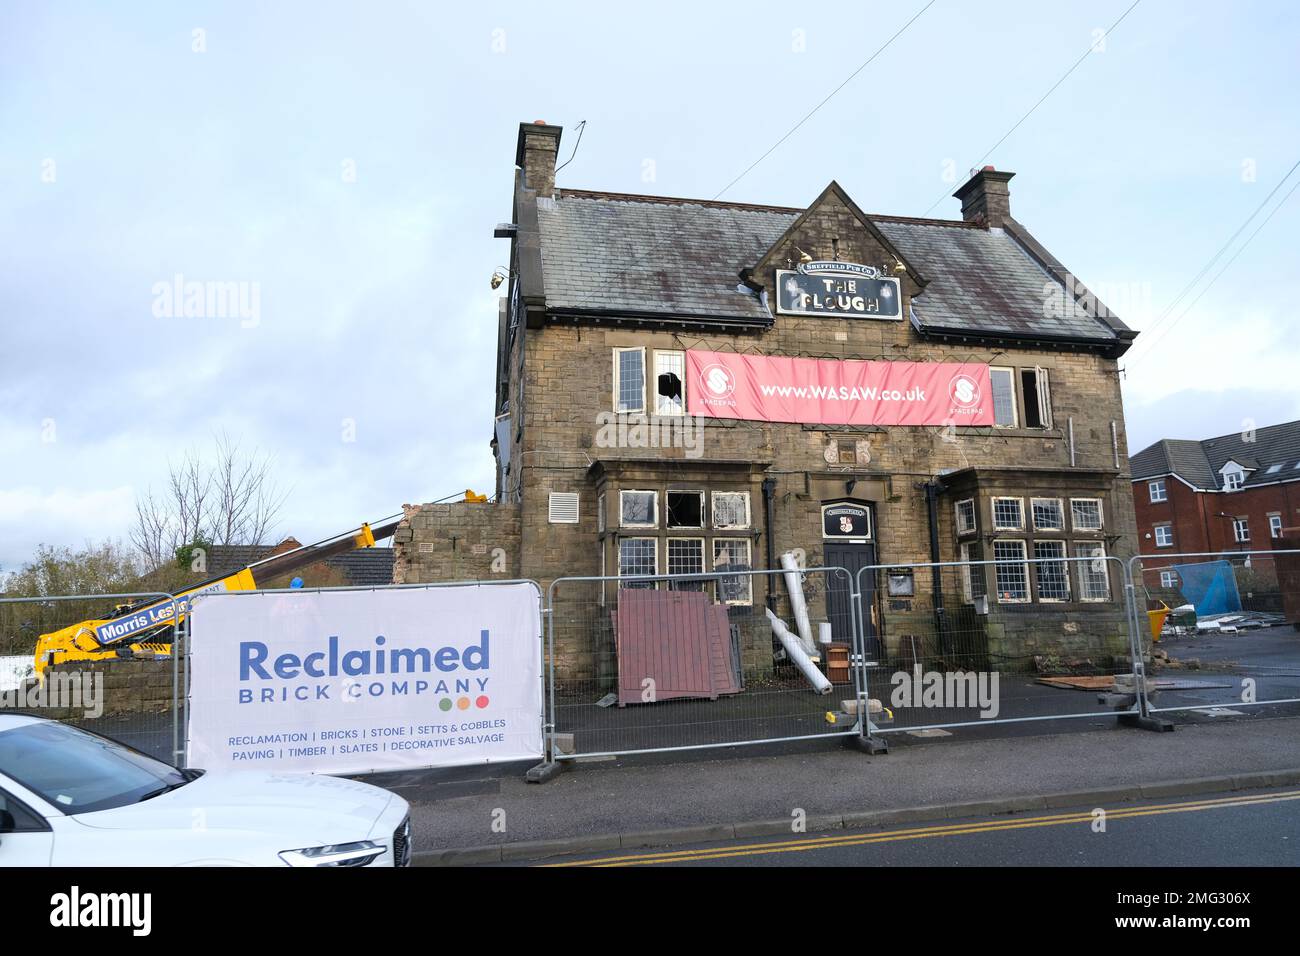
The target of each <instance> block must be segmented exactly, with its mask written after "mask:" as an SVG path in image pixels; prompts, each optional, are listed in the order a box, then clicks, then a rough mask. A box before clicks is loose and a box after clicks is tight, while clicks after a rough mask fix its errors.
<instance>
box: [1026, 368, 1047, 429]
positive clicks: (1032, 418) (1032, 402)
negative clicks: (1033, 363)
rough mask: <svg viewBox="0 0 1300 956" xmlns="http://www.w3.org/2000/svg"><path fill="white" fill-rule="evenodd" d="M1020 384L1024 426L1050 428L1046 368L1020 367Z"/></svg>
mask: <svg viewBox="0 0 1300 956" xmlns="http://www.w3.org/2000/svg"><path fill="white" fill-rule="evenodd" d="M1020 386H1021V396H1022V397H1023V399H1024V406H1025V427H1026V428H1051V427H1052V389H1051V387H1050V386H1049V385H1048V382H1047V369H1045V368H1037V367H1035V368H1022V369H1021V370H1020Z"/></svg>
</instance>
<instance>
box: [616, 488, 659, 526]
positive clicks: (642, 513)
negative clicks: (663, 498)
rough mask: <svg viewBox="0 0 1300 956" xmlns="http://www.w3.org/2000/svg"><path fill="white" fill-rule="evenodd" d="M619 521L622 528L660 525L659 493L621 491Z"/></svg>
mask: <svg viewBox="0 0 1300 956" xmlns="http://www.w3.org/2000/svg"><path fill="white" fill-rule="evenodd" d="M618 515H619V517H618V523H619V527H621V528H657V527H659V494H658V492H654V491H620V492H619V493H618Z"/></svg>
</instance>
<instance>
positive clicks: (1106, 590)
mask: <svg viewBox="0 0 1300 956" xmlns="http://www.w3.org/2000/svg"><path fill="white" fill-rule="evenodd" d="M1074 556H1075V557H1076V558H1087V559H1089V560H1086V561H1076V562H1074V566H1075V569H1076V570H1077V571H1078V575H1079V600H1080V601H1090V602H1096V601H1109V600H1110V569H1109V568H1108V567H1107V563H1106V549H1105V548H1104V547H1102V546H1101V545H1099V544H1076V545H1075V546H1074Z"/></svg>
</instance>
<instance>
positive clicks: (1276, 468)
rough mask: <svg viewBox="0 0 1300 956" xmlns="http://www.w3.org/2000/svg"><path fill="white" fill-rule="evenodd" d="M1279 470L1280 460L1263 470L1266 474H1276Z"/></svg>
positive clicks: (1280, 467) (1280, 466)
mask: <svg viewBox="0 0 1300 956" xmlns="http://www.w3.org/2000/svg"><path fill="white" fill-rule="evenodd" d="M1281 470H1282V463H1281V462H1278V463H1277V464H1276V465H1269V466H1268V470H1267V471H1265V472H1264V474H1266V475H1276V474H1277V473H1278V472H1279V471H1281Z"/></svg>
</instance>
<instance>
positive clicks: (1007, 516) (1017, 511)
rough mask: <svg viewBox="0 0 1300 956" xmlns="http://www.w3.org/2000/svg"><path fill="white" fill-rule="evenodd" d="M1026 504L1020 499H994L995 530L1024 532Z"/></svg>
mask: <svg viewBox="0 0 1300 956" xmlns="http://www.w3.org/2000/svg"><path fill="white" fill-rule="evenodd" d="M1024 528H1025V503H1024V502H1023V501H1022V500H1021V499H1019V498H994V499H993V530H994V531H1023V530H1024Z"/></svg>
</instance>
